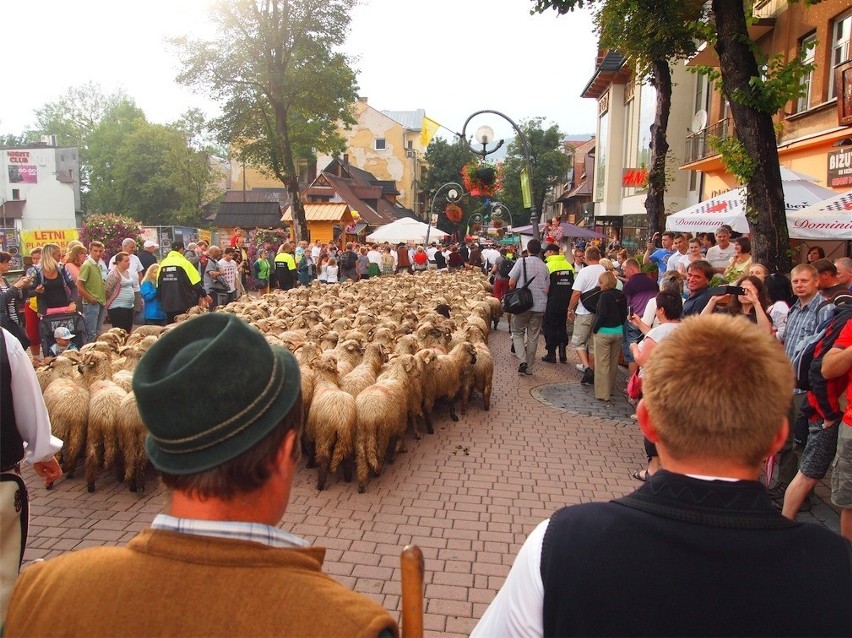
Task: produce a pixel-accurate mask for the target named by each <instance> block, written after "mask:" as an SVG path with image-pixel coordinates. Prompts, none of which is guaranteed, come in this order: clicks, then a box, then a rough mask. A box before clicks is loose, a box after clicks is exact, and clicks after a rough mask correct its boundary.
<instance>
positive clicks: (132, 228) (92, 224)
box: [80, 215, 142, 260]
mask: <svg viewBox="0 0 852 638" xmlns="http://www.w3.org/2000/svg"><path fill="white" fill-rule="evenodd" d="M141 233H142V226H141V224H140V223H139V222H138V221H137V220H135V219H131V218H130V217H126V216H124V215H89V216H88V217H86V219H85V220H83V228H82V229H81V231H80V241H81V242H83V244H85V245H86V246H88V245H89V244H90V243H91V242H93V241H99V242H101V243H103V245H104V249H105V251H106V259H107V260H109V258H110V257H111V256H112V255H115V254H116V253H117V252H119V251H121V242H122V241H124V240H125V239H127V238H128V237H129V238H131V239H135V240H137V243H139V239H140V235H141Z"/></svg>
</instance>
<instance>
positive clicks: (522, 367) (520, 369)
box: [518, 363, 532, 377]
mask: <svg viewBox="0 0 852 638" xmlns="http://www.w3.org/2000/svg"><path fill="white" fill-rule="evenodd" d="M518 374H525V375H527V376H528V377H530V376H532V370H527V364H526V363H522V364H521V365H519V366H518Z"/></svg>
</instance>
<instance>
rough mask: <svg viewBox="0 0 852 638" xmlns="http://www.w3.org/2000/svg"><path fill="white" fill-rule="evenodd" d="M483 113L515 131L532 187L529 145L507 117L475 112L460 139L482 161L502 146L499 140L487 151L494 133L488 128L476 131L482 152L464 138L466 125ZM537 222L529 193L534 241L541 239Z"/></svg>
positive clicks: (491, 111)
mask: <svg viewBox="0 0 852 638" xmlns="http://www.w3.org/2000/svg"><path fill="white" fill-rule="evenodd" d="M483 113H490V114H492V115H496V116H498V117H502V118H503V119H504V120H506V121H507V122H508V123H509V124H511V125H512V128H513V129H515V133H517V134H518V139H519V140H520V141H521V148H522V150H523V152H524V163H525V164H526V169H527V180H528V181H529V184H530V187H532V181H533V180H532V177H533V176H532V163H531V162H530V148H529V145H528V144H527V138H526V136H525V135H524V132H523V131H522V130H521V129H520V127H519V126H518V125H517V124H515V123H514V122H513V121H512V119H511V118H510V117H508V116H507V115H504V114H503V113H501V112H500V111H493V110H491V109H483V110H482V111H477V112H476V113H474V114H473V115H471V116H470V117H468V118H467V120H465V123H464V126H463V127H462V132H461V137H462V139H463V140H464V141H465V143H466V144H467V145H468V147H470V150H472V151H473V152H474V153H476V154H477V155H482V158H483V159H485V156H486V155H488V154H490V153H493V152H494V151H496V150H497V149H498V148H500V147H501V146H503V141H504V140H500V141H499V142H498V143H497V145H496V146H495V147H494V148H492V149H491V150H488V144H489V143H490V142H493V141H494V131H493V129H492V128H491V127H489V126H480V127H479V128H478V129H477V130H476V141H477V142H479V143H480V144H482V150H477V149H475V148H474V147H473V146H472V145H471V143H470V141H469V140H468V139H467V136H466V131H467V125H468V124H469V123H470V121H471V120H472V119H473V118H475V117H476V116H477V115H482V114H483ZM538 221H539V212H538V208H537V207H536V205H535V198H534V197H532V192H530V223H531V224H532V232H533V238H535V239H536V240H540V239H541V236H540V233H539V230H538Z"/></svg>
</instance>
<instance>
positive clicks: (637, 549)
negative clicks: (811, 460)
mask: <svg viewBox="0 0 852 638" xmlns="http://www.w3.org/2000/svg"><path fill="white" fill-rule="evenodd" d="M541 576H542V581H543V583H544V610H543V620H544V635H545V636H579V635H582V636H619V635H633V636H648V635H654V636H672V635H678V636H690V635H706V636H742V635H747V636H758V635H772V636H781V635H784V636H788V635H822V636H838V635H849V634H850V632H852V551H850V545H849V543H848V542H847V541H845V540H844V539H843V538H842V537H840V536H838V535H837V534H834V533H832V532H830V531H829V530H827V529H824V528H822V527H820V526H817V525H812V524H808V523H796V522H792V521H788V520H787V519H785V518H783V517H782V516H781V514H780V513H778V512H776V511H775V510H774V509H773V506H772V503H771V501H770V500H769V497H768V496H767V494H766V490H765V489H764V488H763V486H762V485H761V484H760V483H757V482H751V481H739V482H736V483H728V482H724V481H701V480H698V479H692V478H689V477H687V476H683V475H678V474H672V473H670V472H664V471H663V472H659V473H657V474H656V475H654V477H653V478H652V479H651V480H650V481H648V482H647V483H646V484H644V485H643V486H642V487H640V488H639V489H638V490H636V492H634V493H633V494H631V495H629V496H627V497H625V498H623V499H618V500H616V501H613V502H610V503H587V504H583V505H575V506H572V507H566V508H563V509H561V510H559V511H558V512H556V513H555V514H554V515H553V517H552V518H551V520H550V523H549V525H548V528H547V532H546V533H545V537H544V542H543V545H542V555H541Z"/></svg>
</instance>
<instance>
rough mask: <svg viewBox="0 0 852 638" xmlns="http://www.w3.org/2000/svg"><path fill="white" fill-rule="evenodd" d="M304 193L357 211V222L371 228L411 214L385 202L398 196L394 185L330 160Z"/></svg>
mask: <svg viewBox="0 0 852 638" xmlns="http://www.w3.org/2000/svg"><path fill="white" fill-rule="evenodd" d="M338 173H341V174H340V175H338ZM323 190H326V191H327V194H326V193H323V192H322V191H323ZM306 192H307V194H308V195H309V196H315V197H323V196H326V197H334V198H335V199H336V200H338V201H343V202H345V203H347V204H348V205H349V208H350V210H352V211H353V212H354V211H357V212H358V214H359V215H360V216H361V219H363V220H364V222H365V223H367V224H369V225H370V226H371V227H376V226H383V225H384V224H389V223H390V222H394V221H396V220H397V219H399V218H400V217H413V216H414V213H413V212H411V211H409V210H408V209H407V208H405V207H404V206H401V205H399V204H393V203H391V202H390V201H388V200H387V199H385V197H384V196H385V195H392V196H396V195H398V194H399V193H398V191H397V190H396V184H395V183H394V182H391V181H388V180H378V179H376V178H375V176H374V175H373V174H372V173H370V172H368V171H365V170H363V169H360V168H356V167H354V166H352V165H351V164H349V163H348V162H343V161H341V160H338V159H334V160H332V161H331V162H330V163H329V164H328V166H326V168H325V170H324V171H323V172H322V173H320V175H319V176H318V177H317V179H316V180H314V182H313V184H311V185H310V186H309V187H308V189H307V191H306ZM332 193H333V195H332Z"/></svg>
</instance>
